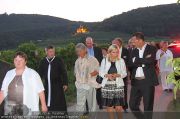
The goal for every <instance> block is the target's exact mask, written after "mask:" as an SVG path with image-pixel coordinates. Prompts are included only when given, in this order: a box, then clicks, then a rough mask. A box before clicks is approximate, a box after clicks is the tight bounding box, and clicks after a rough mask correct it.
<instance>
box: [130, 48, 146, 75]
mask: <svg viewBox="0 0 180 119" xmlns="http://www.w3.org/2000/svg"><path fill="white" fill-rule="evenodd" d="M146 46H147V44H144V46H143V47H142V48H141V49H140V48H138V50H139V58H143V55H144V51H145V49H146ZM134 61H135V58H134V59H133V62H134ZM142 67H143V65H142ZM142 67H138V68H137V70H136V75H135V77H137V78H139V77H140V78H141V77H145V76H144V71H143V68H142Z"/></svg>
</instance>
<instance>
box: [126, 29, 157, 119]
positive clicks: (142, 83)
mask: <svg viewBox="0 0 180 119" xmlns="http://www.w3.org/2000/svg"><path fill="white" fill-rule="evenodd" d="M132 39H133V43H134V45H135V46H136V49H134V50H133V51H132V52H133V53H132V55H131V58H130V60H129V66H130V67H131V68H132V77H131V78H132V79H131V80H132V81H131V84H132V87H131V94H130V101H129V105H130V108H131V110H132V112H133V113H134V115H135V116H136V118H137V119H152V112H153V104H154V93H155V86H157V85H158V84H159V83H158V78H157V75H156V71H155V63H156V59H155V57H156V49H155V47H153V46H150V45H148V44H146V43H145V41H144V35H143V33H141V32H137V33H135V34H134V35H133V37H132ZM141 98H143V103H144V113H143V112H142V111H141V110H140V109H139V106H140V102H141Z"/></svg>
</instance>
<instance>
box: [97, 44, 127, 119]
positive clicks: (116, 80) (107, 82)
mask: <svg viewBox="0 0 180 119" xmlns="http://www.w3.org/2000/svg"><path fill="white" fill-rule="evenodd" d="M99 74H100V76H101V77H103V81H102V84H101V85H102V100H103V106H105V107H107V112H109V116H110V119H114V114H113V111H114V107H115V110H116V112H117V113H118V118H119V119H121V118H122V115H121V111H122V106H124V105H125V100H124V82H123V78H124V77H126V76H127V72H126V66H125V63H124V60H123V59H122V58H120V56H119V47H118V46H117V45H115V44H113V45H111V46H110V47H109V49H108V55H107V58H105V59H103V61H102V63H101V67H100V72H99Z"/></svg>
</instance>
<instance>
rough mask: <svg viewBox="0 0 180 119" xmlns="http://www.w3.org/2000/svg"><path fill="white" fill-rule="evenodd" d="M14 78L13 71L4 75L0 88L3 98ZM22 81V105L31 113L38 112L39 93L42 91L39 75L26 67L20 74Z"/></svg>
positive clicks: (14, 73) (14, 72)
mask: <svg viewBox="0 0 180 119" xmlns="http://www.w3.org/2000/svg"><path fill="white" fill-rule="evenodd" d="M15 76H16V71H15V69H12V70H10V71H8V72H7V73H6V76H5V78H4V80H3V84H2V88H1V90H2V91H3V93H4V98H5V97H6V96H7V93H8V86H9V84H10V83H11V81H12V80H13V79H14V77H15ZM22 81H23V85H24V89H23V104H24V105H26V106H27V107H28V108H29V109H30V111H31V112H33V111H39V93H40V92H42V91H44V86H43V83H42V81H41V78H40V76H39V74H38V73H37V72H36V71H35V70H33V69H31V68H28V67H26V68H25V70H24V72H23V74H22Z"/></svg>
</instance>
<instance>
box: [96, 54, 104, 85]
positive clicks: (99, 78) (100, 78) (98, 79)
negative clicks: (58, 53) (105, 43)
mask: <svg viewBox="0 0 180 119" xmlns="http://www.w3.org/2000/svg"><path fill="white" fill-rule="evenodd" d="M105 67H106V58H105V64H104V68H105ZM102 81H103V78H102V77H101V76H99V75H98V76H97V78H96V82H97V83H99V84H101V83H102Z"/></svg>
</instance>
